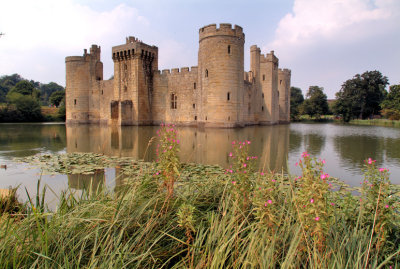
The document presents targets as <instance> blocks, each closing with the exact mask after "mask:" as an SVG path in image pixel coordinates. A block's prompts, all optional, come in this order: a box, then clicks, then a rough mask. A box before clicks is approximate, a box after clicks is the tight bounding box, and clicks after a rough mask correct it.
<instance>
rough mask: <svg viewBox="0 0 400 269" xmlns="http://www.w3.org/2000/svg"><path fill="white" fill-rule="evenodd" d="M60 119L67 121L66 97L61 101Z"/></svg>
mask: <svg viewBox="0 0 400 269" xmlns="http://www.w3.org/2000/svg"><path fill="white" fill-rule="evenodd" d="M58 117H59V118H60V119H61V120H63V121H65V97H64V98H63V99H62V100H61V103H60V106H59V108H58Z"/></svg>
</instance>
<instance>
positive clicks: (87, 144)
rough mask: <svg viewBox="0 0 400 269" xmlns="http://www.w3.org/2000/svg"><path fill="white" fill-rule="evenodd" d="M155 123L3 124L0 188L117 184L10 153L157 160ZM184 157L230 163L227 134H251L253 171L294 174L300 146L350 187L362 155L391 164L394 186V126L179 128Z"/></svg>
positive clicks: (358, 176) (397, 158) (397, 156)
mask: <svg viewBox="0 0 400 269" xmlns="http://www.w3.org/2000/svg"><path fill="white" fill-rule="evenodd" d="M157 129H158V127H154V126H146V127H137V126H122V127H117V126H114V127H105V126H99V125H74V126H65V125H63V124H1V125H0V164H6V165H7V169H0V188H7V187H8V186H17V185H20V186H21V187H20V191H19V195H20V197H22V198H23V199H26V193H25V188H26V190H27V191H28V192H29V193H30V194H31V195H32V194H35V193H36V183H37V180H38V179H39V178H41V180H42V183H43V184H47V185H48V186H49V188H50V189H51V190H52V191H49V192H48V195H47V199H48V201H52V200H56V199H57V195H58V193H59V192H60V191H61V190H63V189H66V188H71V189H73V190H76V191H77V192H79V191H81V190H82V188H84V186H85V182H87V181H90V180H92V181H94V182H95V183H96V184H105V185H107V186H108V187H110V188H114V187H115V182H114V178H115V175H116V174H118V171H116V170H115V169H106V170H105V171H99V172H98V173H96V174H95V175H91V176H87V175H69V176H66V175H53V176H50V175H41V171H39V170H37V169H31V168H29V167H28V165H26V164H20V163H16V162H14V161H13V159H14V158H15V157H24V156H31V155H34V154H41V153H64V152H68V153H70V152H95V153H101V154H106V155H109V156H121V157H134V158H136V159H145V160H148V161H152V160H154V159H155V143H156V142H154V143H153V144H149V141H150V139H151V138H152V137H154V136H156V131H157ZM178 134H179V139H180V141H181V152H180V157H181V161H183V162H195V163H203V164H218V165H221V166H223V167H228V166H229V161H230V158H229V157H228V155H229V152H231V151H232V145H231V142H232V141H233V140H241V141H244V140H250V141H251V154H252V155H254V156H258V158H259V164H258V167H259V169H264V170H268V169H269V170H273V171H284V172H290V173H293V174H300V170H299V168H298V167H296V166H295V165H294V164H295V163H296V162H297V161H298V159H299V158H300V155H301V153H302V152H303V151H308V152H310V153H311V155H312V156H315V157H317V158H322V159H325V160H326V172H327V173H329V174H330V175H332V176H334V177H338V178H340V179H342V180H343V181H345V182H346V183H348V184H350V185H352V186H358V185H359V183H360V182H361V181H362V167H363V160H365V159H366V158H368V157H371V158H373V159H375V160H376V161H377V165H378V166H379V167H385V168H389V170H390V173H391V176H390V179H391V181H392V182H393V183H396V184H400V177H399V175H400V130H399V129H396V128H390V127H376V126H351V125H338V124H331V123H328V124H326V123H324V124H305V123H292V124H290V125H276V126H254V127H246V128H241V129H197V128H189V127H185V128H183V127H182V128H178Z"/></svg>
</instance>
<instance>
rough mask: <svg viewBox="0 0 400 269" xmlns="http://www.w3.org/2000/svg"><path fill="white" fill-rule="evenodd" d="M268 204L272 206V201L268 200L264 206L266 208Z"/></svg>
mask: <svg viewBox="0 0 400 269" xmlns="http://www.w3.org/2000/svg"><path fill="white" fill-rule="evenodd" d="M268 204H272V200H268V201H267V202H266V203H265V204H264V206H267V205H268Z"/></svg>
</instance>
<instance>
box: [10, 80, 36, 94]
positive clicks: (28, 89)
mask: <svg viewBox="0 0 400 269" xmlns="http://www.w3.org/2000/svg"><path fill="white" fill-rule="evenodd" d="M34 89H35V87H34V85H33V84H32V83H31V82H29V81H27V80H21V81H20V82H18V83H17V84H16V85H15V86H14V87H12V88H11V90H10V91H9V92H8V94H12V93H19V94H22V95H32V94H33V93H34Z"/></svg>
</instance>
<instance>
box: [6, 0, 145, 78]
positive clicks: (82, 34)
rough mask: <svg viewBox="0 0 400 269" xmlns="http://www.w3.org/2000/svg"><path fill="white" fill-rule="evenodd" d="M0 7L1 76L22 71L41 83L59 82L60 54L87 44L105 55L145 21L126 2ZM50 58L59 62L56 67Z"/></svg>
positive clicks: (50, 1) (61, 0) (66, 0)
mask: <svg viewBox="0 0 400 269" xmlns="http://www.w3.org/2000/svg"><path fill="white" fill-rule="evenodd" d="M1 10H2V15H1V16H0V32H4V33H5V36H3V37H1V39H0V75H3V74H10V73H13V72H16V73H20V74H21V73H22V75H24V74H23V72H24V71H26V73H27V74H28V73H29V74H30V77H27V78H32V79H35V80H42V81H44V82H45V81H51V80H55V81H58V82H63V79H64V76H65V75H64V68H63V65H64V57H65V56H68V55H81V54H82V53H83V48H88V47H89V46H90V45H91V44H99V45H101V46H102V48H106V50H105V51H106V52H108V53H110V52H109V50H111V46H113V45H115V44H120V43H122V42H123V41H124V37H125V36H127V35H129V33H130V31H132V28H143V27H146V26H147V25H149V22H148V20H147V19H146V18H145V17H143V16H141V15H139V14H138V11H137V10H136V9H135V8H132V7H129V6H127V5H125V4H119V5H118V6H116V7H114V8H113V9H111V10H110V11H105V12H101V11H96V10H93V9H91V8H89V7H88V6H84V5H80V4H76V3H74V2H73V1H72V0H57V1H54V0H35V1H31V0H15V1H4V3H2V7H1ZM46 50H47V51H48V53H47V54H46ZM39 51H40V52H39ZM39 53H41V54H40V55H39ZM50 55H51V56H53V58H51V57H49V56H50ZM103 55H104V50H103ZM107 56H108V54H107V55H106V57H107ZM54 57H55V58H54ZM38 61H39V62H38ZM53 61H58V62H59V63H60V65H59V67H58V68H57V70H54V64H53V63H52V62H53ZM24 65H25V66H24ZM46 66H48V67H49V68H47V70H46ZM39 67H40V68H39ZM50 67H53V68H50ZM29 68H31V69H32V70H31V71H30V72H28V69H29ZM35 68H36V70H35ZM46 72H47V73H46Z"/></svg>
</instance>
